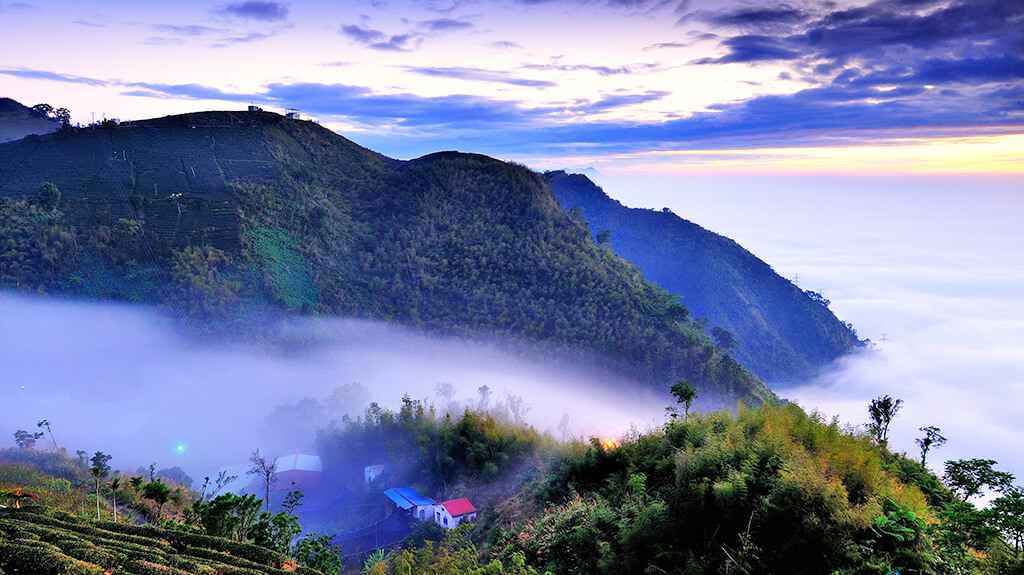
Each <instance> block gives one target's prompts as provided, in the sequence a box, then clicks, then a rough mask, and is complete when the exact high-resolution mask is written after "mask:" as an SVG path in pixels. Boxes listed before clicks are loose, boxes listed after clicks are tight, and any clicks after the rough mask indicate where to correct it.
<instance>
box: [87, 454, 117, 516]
mask: <svg viewBox="0 0 1024 575" xmlns="http://www.w3.org/2000/svg"><path fill="white" fill-rule="evenodd" d="M111 459H112V458H111V456H109V455H107V454H106V453H103V452H102V451H97V452H96V453H94V454H93V456H92V458H91V459H90V460H89V461H90V463H92V467H90V468H89V472H90V473H92V478H93V479H94V480H95V481H96V521H99V520H100V481H102V480H103V479H104V478H106V477H107V475H109V474H110V460H111Z"/></svg>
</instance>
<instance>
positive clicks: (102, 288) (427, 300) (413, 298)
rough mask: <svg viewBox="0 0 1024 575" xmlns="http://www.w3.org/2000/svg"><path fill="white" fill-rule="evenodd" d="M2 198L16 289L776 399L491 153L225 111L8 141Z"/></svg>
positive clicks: (524, 175)
mask: <svg viewBox="0 0 1024 575" xmlns="http://www.w3.org/2000/svg"><path fill="white" fill-rule="evenodd" d="M47 183H52V184H53V186H48V185H46V186H44V184H47ZM0 198H5V201H3V202H2V203H0V212H2V214H3V216H4V217H2V218H0V245H2V246H3V251H0V285H5V286H9V287H15V288H18V289H23V290H31V291H38V292H46V293H58V294H69V295H76V296H86V297H92V298H102V299H115V300H126V301H141V302H158V303H162V304H165V305H167V306H168V307H169V308H171V309H175V310H179V311H182V312H186V313H188V314H189V315H190V316H192V317H199V318H223V317H226V316H233V315H238V314H239V313H244V312H246V311H251V310H265V309H267V308H271V309H283V310H289V311H294V312H301V313H307V314H343V315H348V316H356V317H365V318H375V319H385V320H394V321H398V322H402V323H404V324H407V325H412V326H415V327H420V328H425V329H429V330H432V331H435V332H442V333H454V334H462V335H467V336H474V335H477V334H497V335H501V336H505V337H510V338H513V339H520V340H524V341H532V342H542V343H547V344H553V345H554V346H555V347H558V348H562V349H565V350H571V351H572V352H574V353H581V354H587V355H588V357H589V356H590V355H596V356H597V357H600V358H602V359H601V361H603V362H604V363H605V364H607V365H608V366H609V367H612V368H615V369H619V370H622V371H624V372H628V373H629V374H631V375H634V376H637V377H638V378H640V379H642V380H644V381H646V382H648V383H651V384H655V385H658V386H665V385H667V384H669V383H671V382H674V381H676V380H677V379H679V378H687V379H689V380H690V381H691V382H692V383H694V385H696V386H697V387H698V388H700V389H702V390H703V391H706V392H707V393H704V394H703V397H704V398H706V401H707V403H708V404H709V405H710V404H714V403H716V402H721V403H723V404H726V405H732V404H733V401H734V400H735V399H736V398H745V399H749V400H752V401H755V402H757V401H761V400H763V399H765V398H768V397H770V392H768V391H767V390H766V388H765V387H764V386H763V384H761V383H760V382H759V381H758V380H757V379H756V378H754V377H753V376H751V375H750V374H749V373H747V372H746V371H745V370H743V368H742V367H740V366H739V364H737V363H736V362H735V361H734V360H733V359H732V358H731V357H729V356H728V355H727V354H724V353H722V352H721V351H720V350H717V349H716V348H715V347H714V346H713V345H712V344H711V343H710V341H709V339H708V337H707V336H706V335H705V334H704V333H703V331H702V330H701V328H700V327H699V326H698V325H697V324H695V323H694V322H693V321H691V320H690V319H689V314H688V312H687V310H686V308H685V307H683V306H681V305H679V303H678V302H677V301H676V299H675V298H674V297H673V296H671V295H669V294H668V293H666V292H664V291H663V290H661V289H660V288H657V287H655V286H654V285H652V284H650V283H648V282H647V281H645V280H644V278H643V277H642V276H641V274H640V272H639V271H638V270H637V269H635V268H634V267H632V266H631V265H629V264H627V263H626V262H625V261H623V260H621V259H620V258H618V257H617V256H615V255H614V254H613V253H612V252H611V251H610V250H607V249H605V248H603V247H600V246H598V245H596V244H595V243H594V242H593V241H592V240H591V238H590V236H589V234H588V233H587V230H586V227H585V226H584V225H582V224H581V223H579V222H577V221H576V220H574V219H572V218H570V217H569V216H568V215H567V214H566V213H565V212H563V211H562V210H561V208H560V207H559V205H558V203H557V202H556V201H555V199H554V197H553V196H552V194H551V192H550V190H549V189H548V187H547V185H546V184H545V181H544V179H543V177H541V176H540V175H538V174H535V173H533V172H531V171H530V170H528V169H526V168H523V167H521V166H517V165H513V164H508V163H503V162H500V161H497V160H494V159H492V158H488V157H485V156H479V155H472V154H460V153H456V152H443V153H438V154H432V155H429V156H425V157H423V158H419V159H416V160H412V161H408V162H401V161H397V160H392V159H389V158H386V157H384V156H381V155H379V154H376V153H374V152H372V151H370V150H367V149H365V148H362V147H360V146H358V145H356V144H354V143H352V142H350V141H348V140H346V139H345V138H343V137H341V136H338V135H337V134H335V133H333V132H331V131H329V130H327V129H325V128H322V127H320V126H319V125H317V124H315V123H311V122H304V121H296V120H288V119H285V118H283V117H281V116H279V115H276V114H272V113H265V112H252V113H249V112H208V113H200V114H189V115H182V116H171V117H166V118H159V119H154V120H146V121H140V122H131V123H125V124H121V125H119V126H107V127H97V128H87V129H77V130H66V131H63V132H61V133H58V134H53V135H48V136H33V137H29V138H26V139H24V140H21V141H18V142H12V143H7V144H2V145H0Z"/></svg>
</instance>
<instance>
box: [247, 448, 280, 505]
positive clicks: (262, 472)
mask: <svg viewBox="0 0 1024 575" xmlns="http://www.w3.org/2000/svg"><path fill="white" fill-rule="evenodd" d="M249 463H250V464H251V467H249V475H255V476H257V477H259V478H260V481H262V482H263V493H264V495H265V499H264V501H265V502H266V504H267V513H269V512H270V488H271V486H273V485H274V481H276V480H277V477H275V476H274V474H275V473H276V472H277V463H276V462H270V461H268V460H267V459H266V458H265V457H263V456H262V455H260V450H259V449H257V450H256V451H253V452H252V455H251V456H250V457H249Z"/></svg>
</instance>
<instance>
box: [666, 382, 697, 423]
mask: <svg viewBox="0 0 1024 575" xmlns="http://www.w3.org/2000/svg"><path fill="white" fill-rule="evenodd" d="M670 391H671V392H672V395H673V396H675V398H676V401H677V402H679V404H680V405H682V406H683V413H684V414H685V417H686V419H689V418H690V406H692V405H693V400H695V399H697V390H696V389H694V388H693V386H692V385H690V382H688V381H686V380H685V379H680V380H679V381H678V382H676V383H675V385H673V386H672V387H671V389H670Z"/></svg>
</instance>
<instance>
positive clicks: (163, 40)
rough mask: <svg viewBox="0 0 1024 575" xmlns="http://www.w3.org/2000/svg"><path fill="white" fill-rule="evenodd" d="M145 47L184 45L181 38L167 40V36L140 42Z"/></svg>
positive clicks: (151, 37)
mask: <svg viewBox="0 0 1024 575" xmlns="http://www.w3.org/2000/svg"><path fill="white" fill-rule="evenodd" d="M142 43H143V44H145V45H146V46H181V45H182V44H184V43H185V41H184V40H182V39H181V38H168V37H167V36H150V37H149V38H146V39H145V40H143V41H142Z"/></svg>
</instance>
